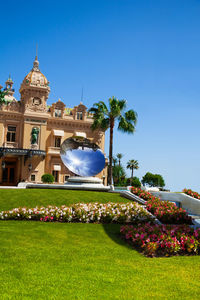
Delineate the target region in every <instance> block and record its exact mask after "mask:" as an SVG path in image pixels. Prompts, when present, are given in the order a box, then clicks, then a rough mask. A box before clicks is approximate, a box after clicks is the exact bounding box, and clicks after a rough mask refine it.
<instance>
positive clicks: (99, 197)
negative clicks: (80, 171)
mask: <svg viewBox="0 0 200 300" xmlns="http://www.w3.org/2000/svg"><path fill="white" fill-rule="evenodd" d="M76 202H82V203H88V202H101V203H106V202H129V200H126V199H125V198H122V197H120V195H119V194H112V193H106V192H87V191H70V190H68V191H67V190H65V191H63V190H42V189H41V190H40V189H35V190H34V189H27V190H26V189H23V190H17V189H16V190H14V189H13V190H12V189H8V190H6V189H0V210H8V209H11V208H15V207H24V206H26V207H30V208H31V207H36V206H42V205H44V206H47V205H57V206H61V205H70V204H72V203H76Z"/></svg>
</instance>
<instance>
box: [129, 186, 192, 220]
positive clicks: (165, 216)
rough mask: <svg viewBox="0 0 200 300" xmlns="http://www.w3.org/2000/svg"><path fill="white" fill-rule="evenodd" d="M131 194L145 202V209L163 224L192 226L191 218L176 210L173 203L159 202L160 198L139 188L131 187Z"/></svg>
mask: <svg viewBox="0 0 200 300" xmlns="http://www.w3.org/2000/svg"><path fill="white" fill-rule="evenodd" d="M131 192H132V193H133V194H135V195H137V196H139V197H140V198H142V199H144V200H146V201H147V202H146V208H147V210H148V211H150V212H151V213H152V214H154V215H155V216H156V218H158V219H159V220H160V221H161V222H162V223H164V224H192V218H191V217H189V216H188V214H187V212H186V211H185V210H184V209H182V208H178V207H177V206H176V205H175V204H174V203H173V202H170V201H161V200H160V198H158V197H155V196H153V195H152V194H150V193H148V192H146V191H143V190H141V189H140V188H134V187H132V189H131Z"/></svg>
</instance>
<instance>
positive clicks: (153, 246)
mask: <svg viewBox="0 0 200 300" xmlns="http://www.w3.org/2000/svg"><path fill="white" fill-rule="evenodd" d="M120 232H121V234H122V236H123V238H125V239H126V240H127V241H128V242H129V243H131V245H133V246H134V247H136V248H139V249H140V250H141V251H143V253H144V254H145V255H147V256H151V257H153V256H171V255H183V254H199V252H200V229H197V230H194V229H193V228H190V227H189V226H188V225H155V224H154V225H152V224H150V223H145V224H138V225H125V226H122V227H121V230H120Z"/></svg>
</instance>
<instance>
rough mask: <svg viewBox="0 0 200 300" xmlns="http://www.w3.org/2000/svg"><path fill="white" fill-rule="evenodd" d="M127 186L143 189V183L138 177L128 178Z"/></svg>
mask: <svg viewBox="0 0 200 300" xmlns="http://www.w3.org/2000/svg"><path fill="white" fill-rule="evenodd" d="M127 185H131V186H134V187H139V188H140V187H141V182H140V179H139V178H138V177H135V176H134V177H133V178H128V179H127Z"/></svg>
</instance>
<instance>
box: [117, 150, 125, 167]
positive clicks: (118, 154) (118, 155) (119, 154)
mask: <svg viewBox="0 0 200 300" xmlns="http://www.w3.org/2000/svg"><path fill="white" fill-rule="evenodd" d="M116 156H117V158H118V161H119V166H120V165H121V159H122V157H123V154H122V153H117V155H116Z"/></svg>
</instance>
